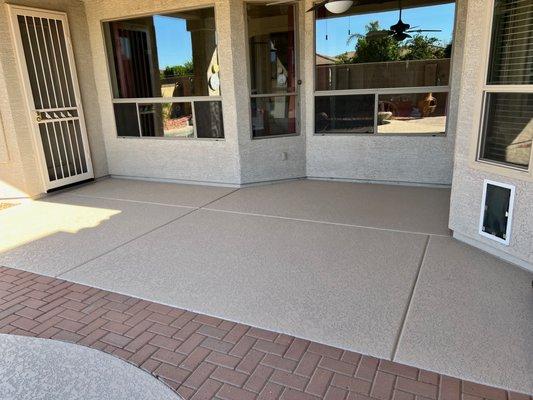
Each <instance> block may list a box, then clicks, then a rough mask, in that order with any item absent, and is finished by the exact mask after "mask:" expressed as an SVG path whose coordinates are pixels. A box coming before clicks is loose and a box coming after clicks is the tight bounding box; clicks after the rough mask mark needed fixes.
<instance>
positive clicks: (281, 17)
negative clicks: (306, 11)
mask: <svg viewBox="0 0 533 400" xmlns="http://www.w3.org/2000/svg"><path fill="white" fill-rule="evenodd" d="M247 11H248V14H247V15H248V35H249V46H250V73H251V84H252V94H270V93H287V92H294V91H295V85H296V82H295V77H296V73H295V71H296V67H295V40H294V38H295V34H294V11H295V6H293V5H279V6H267V5H265V4H248V5H247Z"/></svg>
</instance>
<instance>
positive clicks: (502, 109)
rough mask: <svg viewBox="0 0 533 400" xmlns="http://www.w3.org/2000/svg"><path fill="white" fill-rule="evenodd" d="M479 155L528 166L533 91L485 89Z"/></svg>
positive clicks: (532, 117) (531, 134) (532, 141)
mask: <svg viewBox="0 0 533 400" xmlns="http://www.w3.org/2000/svg"><path fill="white" fill-rule="evenodd" d="M486 96H487V98H486V101H485V103H486V106H485V107H486V111H485V122H484V126H483V131H482V132H483V135H482V141H481V149H480V150H481V151H480V158H481V159H484V160H489V161H495V162H498V163H503V164H508V165H511V166H514V167H518V168H523V169H527V168H528V167H529V163H530V160H531V146H532V143H533V93H487V95H486Z"/></svg>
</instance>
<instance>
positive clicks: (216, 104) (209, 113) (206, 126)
mask: <svg viewBox="0 0 533 400" xmlns="http://www.w3.org/2000/svg"><path fill="white" fill-rule="evenodd" d="M194 114H195V116H196V132H197V136H198V137H199V138H223V137H224V123H223V121H222V102H221V101H197V102H195V103H194Z"/></svg>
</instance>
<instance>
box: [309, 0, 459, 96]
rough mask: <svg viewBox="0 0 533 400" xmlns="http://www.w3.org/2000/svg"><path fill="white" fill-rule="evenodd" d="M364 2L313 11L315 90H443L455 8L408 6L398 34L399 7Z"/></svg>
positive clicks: (421, 3) (428, 3)
mask: <svg viewBox="0 0 533 400" xmlns="http://www.w3.org/2000/svg"><path fill="white" fill-rule="evenodd" d="M367 3H368V2H365V3H364V4H362V3H361V4H360V5H357V2H356V4H355V5H354V6H352V7H351V8H350V9H349V10H348V11H347V12H345V13H343V14H341V15H339V14H332V13H330V12H329V11H327V10H326V8H325V7H320V8H319V9H318V10H317V11H316V12H315V29H316V35H315V41H316V43H315V44H316V47H315V48H316V56H315V64H316V68H315V75H316V90H338V89H371V88H393V87H419V86H446V85H448V84H449V77H450V57H451V50H452V40H453V25H454V18H455V4H454V3H447V4H442V2H441V1H414V2H410V6H409V8H407V9H404V10H402V17H401V18H402V21H403V22H404V23H406V24H409V25H410V26H411V28H406V30H405V31H403V30H402V31H399V30H398V29H397V27H394V25H395V24H397V22H398V19H399V9H398V2H387V3H383V2H376V4H374V5H370V4H367ZM378 3H379V4H378ZM432 3H433V4H432ZM412 27H415V28H412ZM393 28H394V29H393ZM418 30H424V31H423V32H418ZM426 30H432V31H430V32H426ZM433 30H435V31H433Z"/></svg>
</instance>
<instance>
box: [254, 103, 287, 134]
mask: <svg viewBox="0 0 533 400" xmlns="http://www.w3.org/2000/svg"><path fill="white" fill-rule="evenodd" d="M252 131H253V135H254V137H265V136H275V135H290V134H294V133H296V97H295V96H276V97H253V98H252Z"/></svg>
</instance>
